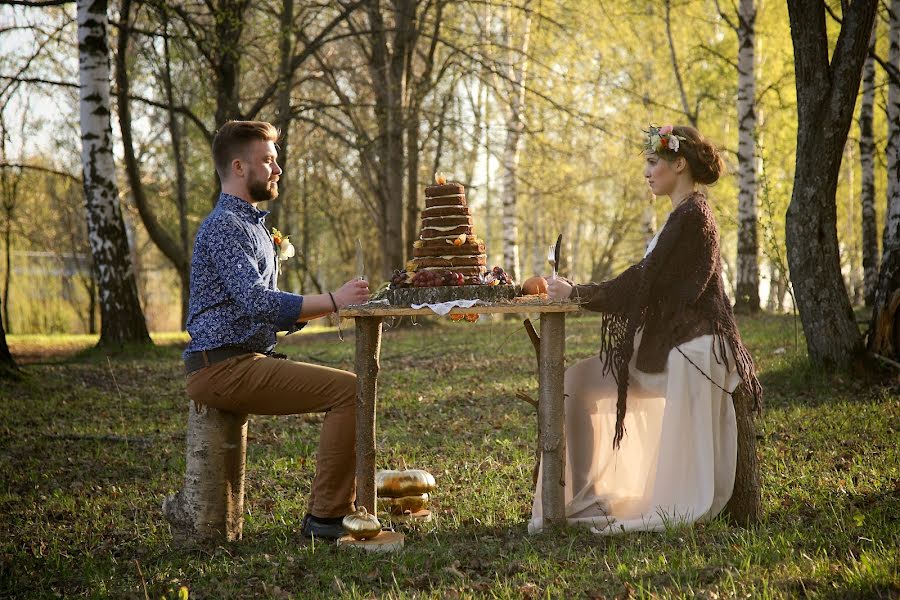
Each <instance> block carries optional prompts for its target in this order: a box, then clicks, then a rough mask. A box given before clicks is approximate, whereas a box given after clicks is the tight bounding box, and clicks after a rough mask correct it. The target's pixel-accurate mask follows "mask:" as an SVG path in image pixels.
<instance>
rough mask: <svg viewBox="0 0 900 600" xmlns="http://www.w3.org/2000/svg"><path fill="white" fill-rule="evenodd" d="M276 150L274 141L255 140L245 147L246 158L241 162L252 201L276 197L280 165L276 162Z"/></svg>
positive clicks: (262, 200) (263, 200)
mask: <svg viewBox="0 0 900 600" xmlns="http://www.w3.org/2000/svg"><path fill="white" fill-rule="evenodd" d="M277 159H278V152H277V151H276V150H275V143H274V142H264V141H262V140H259V141H255V142H253V143H251V144H250V145H249V146H248V147H247V154H246V160H242V161H241V164H242V166H243V167H244V169H245V171H244V172H245V176H246V177H247V191H248V192H249V193H250V200H252V201H253V202H265V201H266V200H274V199H275V198H277V197H278V180H279V179H280V176H281V167H279V166H278V163H277V162H276V161H277Z"/></svg>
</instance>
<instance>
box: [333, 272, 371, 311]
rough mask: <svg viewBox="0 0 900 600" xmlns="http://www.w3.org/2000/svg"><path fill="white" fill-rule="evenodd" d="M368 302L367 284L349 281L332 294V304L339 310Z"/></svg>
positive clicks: (359, 280) (366, 282) (363, 281)
mask: <svg viewBox="0 0 900 600" xmlns="http://www.w3.org/2000/svg"><path fill="white" fill-rule="evenodd" d="M368 300H369V282H368V281H365V280H364V279H351V280H350V281H348V282H347V283H345V284H344V285H342V286H341V288H340V289H339V290H337V291H336V292H334V303H335V304H337V307H338V308H339V309H341V308H344V307H345V306H350V305H351V304H365V303H366V302H368Z"/></svg>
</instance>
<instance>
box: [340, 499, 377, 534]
mask: <svg viewBox="0 0 900 600" xmlns="http://www.w3.org/2000/svg"><path fill="white" fill-rule="evenodd" d="M342 524H343V525H344V531H346V532H347V533H349V534H350V536H351V537H352V538H353V539H355V540H368V539H370V538H373V537H375V536H377V535H378V534H379V533H381V523H380V522H379V521H378V517H376V516H375V515H373V514H369V511H367V510H366V507H365V506H360V507H359V509H357V510H356V512H352V513H350V514H349V515H347V516H346V517H344V520H343V521H342Z"/></svg>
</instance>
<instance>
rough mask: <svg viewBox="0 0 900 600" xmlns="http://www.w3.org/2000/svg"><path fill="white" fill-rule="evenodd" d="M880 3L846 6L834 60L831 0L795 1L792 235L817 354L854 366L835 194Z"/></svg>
mask: <svg viewBox="0 0 900 600" xmlns="http://www.w3.org/2000/svg"><path fill="white" fill-rule="evenodd" d="M876 8H877V1H876V0H865V1H863V0H860V1H858V2H854V3H852V4H850V5H849V6H848V7H847V8H846V10H845V11H844V13H843V22H842V24H841V28H840V34H839V37H838V40H837V43H836V45H835V50H834V52H833V54H832V57H831V59H830V60H829V46H828V35H827V29H826V15H825V7H824V6H823V4H822V3H821V2H820V1H819V0H797V1H796V2H790V3H788V12H789V14H790V22H791V37H792V39H793V44H794V65H795V69H794V71H795V73H796V80H797V81H796V85H797V116H798V119H797V125H798V127H797V158H796V168H795V175H794V189H793V193H792V196H791V202H790V205H789V206H788V210H787V215H786V218H785V230H786V231H785V234H786V235H785V237H786V242H787V250H788V252H787V254H788V263H789V265H790V269H791V279H792V281H793V287H794V296H795V298H796V300H797V308H798V309H799V311H800V319H801V321H802V322H803V331H804V333H805V334H806V343H807V349H808V351H809V358H810V361H811V362H812V363H813V364H816V365H819V366H823V367H824V366H834V367H846V366H849V365H850V364H851V363H852V362H853V361H854V359H856V358H857V357H858V356H859V354H860V352H861V350H862V336H861V335H860V331H859V328H858V327H857V325H856V319H855V316H854V314H853V310H852V308H851V306H850V301H849V299H848V297H847V290H846V288H845V287H844V281H843V278H842V276H841V264H840V250H839V247H838V239H837V214H836V213H837V206H836V198H835V193H836V190H837V180H838V175H839V172H840V167H841V158H842V156H843V148H844V145H845V144H846V141H847V134H848V132H849V129H850V122H851V121H852V119H853V106H854V105H855V103H856V97H857V95H858V93H859V84H860V78H861V75H862V68H863V63H864V62H865V58H866V55H867V51H868V47H869V37H870V35H871V32H872V25H873V23H874V19H875V12H876Z"/></svg>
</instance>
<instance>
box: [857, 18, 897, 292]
mask: <svg viewBox="0 0 900 600" xmlns="http://www.w3.org/2000/svg"><path fill="white" fill-rule="evenodd" d="M876 29H877V22H876V25H875V27H873V28H872V37H871V39H870V40H869V53H870V54H871V53H872V51H873V50H874V46H875V32H876ZM874 104H875V60H874V59H873V58H872V57H871V56H869V58H867V59H866V64H865V66H864V67H863V75H862V101H861V103H860V106H859V166H860V175H861V177H860V180H861V186H860V194H859V201H860V208H861V211H860V213H861V225H862V263H863V287H864V290H865V291H864V296H865V303H866V306H872V305H873V304H874V302H875V286H876V285H877V284H878V229H877V223H876V221H875V139H874V133H873V120H874ZM889 139H890V138H889Z"/></svg>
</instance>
